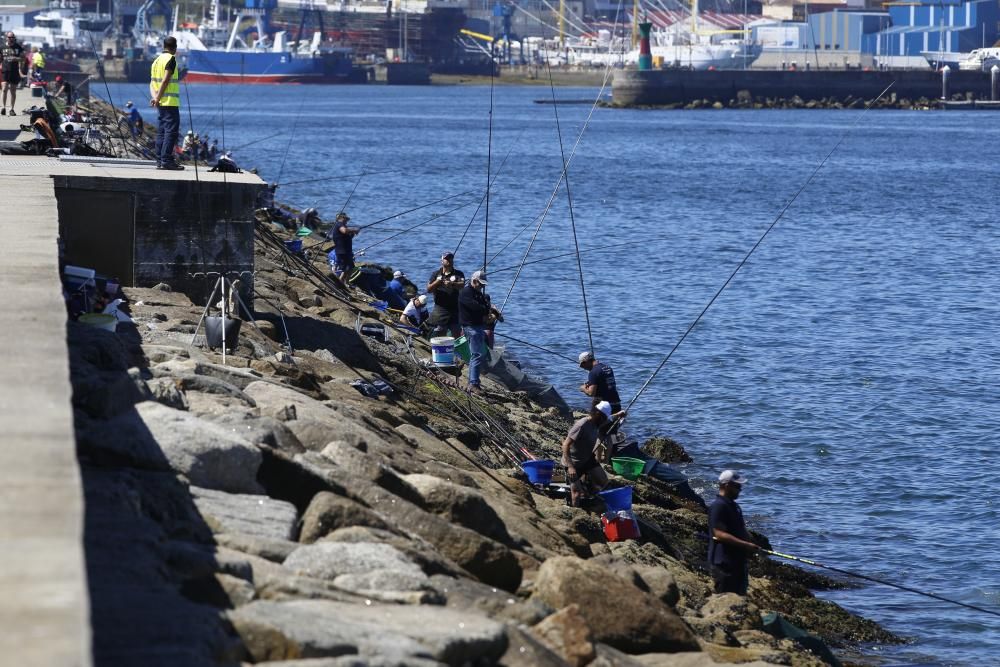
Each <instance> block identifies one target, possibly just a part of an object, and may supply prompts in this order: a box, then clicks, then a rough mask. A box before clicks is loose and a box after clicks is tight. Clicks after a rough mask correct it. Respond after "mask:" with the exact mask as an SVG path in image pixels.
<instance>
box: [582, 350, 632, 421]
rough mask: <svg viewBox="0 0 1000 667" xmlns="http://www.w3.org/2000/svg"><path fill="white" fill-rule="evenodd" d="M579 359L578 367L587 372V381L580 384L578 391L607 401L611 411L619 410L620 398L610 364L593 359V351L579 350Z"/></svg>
mask: <svg viewBox="0 0 1000 667" xmlns="http://www.w3.org/2000/svg"><path fill="white" fill-rule="evenodd" d="M579 361H580V368H582V369H583V370H585V371H587V372H588V374H587V381H586V382H584V383H583V384H582V385H580V391H582V392H583V393H585V394H586V395H587V396H592V397H593V398H594V399H596V400H598V401H607V402H608V403H610V404H611V411H612V412H621V409H622V399H621V398H620V397H619V396H618V385H617V383H616V382H615V372H614V371H613V370H611V366H608V365H607V364H602V363H601V362H599V361H598V360H597V359H595V358H594V353H593V352H581V353H580V356H579Z"/></svg>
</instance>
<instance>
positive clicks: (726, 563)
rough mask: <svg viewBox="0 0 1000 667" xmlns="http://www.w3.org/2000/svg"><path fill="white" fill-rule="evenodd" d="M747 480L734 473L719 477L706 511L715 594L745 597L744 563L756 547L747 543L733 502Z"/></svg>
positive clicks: (709, 561) (745, 566) (729, 471)
mask: <svg viewBox="0 0 1000 667" xmlns="http://www.w3.org/2000/svg"><path fill="white" fill-rule="evenodd" d="M746 482H747V480H746V478H744V477H741V476H740V475H739V473H737V472H736V471H734V470H723V471H722V474H721V475H719V495H718V496H716V498H715V502H713V503H712V506H711V507H709V508H708V566H709V568H710V569H711V571H712V578H713V579H715V592H716V593H736V594H738V595H746V594H747V586H748V584H749V575H748V574H747V561H748V559H749V558H750V556H751V555H752V554H754V553H756V552H757V550H758V549H759V547H758V546H757V545H756V544H754V543H753V542H751V541H750V533H749V532H747V527H746V524H745V523H744V522H743V510H741V509H740V506H739V505H737V504H736V498H738V497H739V495H740V491H741V490H742V489H743V485H744V484H746Z"/></svg>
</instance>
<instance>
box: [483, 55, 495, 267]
mask: <svg viewBox="0 0 1000 667" xmlns="http://www.w3.org/2000/svg"><path fill="white" fill-rule="evenodd" d="M495 48H496V45H495V44H494V43H493V42H490V128H489V133H488V134H487V135H486V136H487V139H486V215H485V218H484V220H483V272H484V273H485V271H486V264H487V263H488V262H489V260H490V252H489V247H490V243H489V241H490V185H491V184H492V182H493V181H492V180H491V179H490V172H491V171H492V169H493V167H492V161H493V88H494V83H493V82H494V79H495V78H496V76H495V75H496V69H497V64H496V59H495V58H494V57H493V54H494V51H495Z"/></svg>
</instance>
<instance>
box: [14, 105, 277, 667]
mask: <svg viewBox="0 0 1000 667" xmlns="http://www.w3.org/2000/svg"><path fill="white" fill-rule="evenodd" d="M18 99H19V102H18V107H21V106H29V105H30V104H32V103H33V100H31V99H29V98H28V96H24V98H23V100H22V98H21V96H19V97H18ZM22 101H23V103H24V104H23V105H22ZM19 111H20V109H19ZM29 121H30V118H29V117H28V116H27V115H18V116H14V117H11V116H0V139H2V140H7V141H10V140H16V139H18V138H20V139H24V138H27V137H26V136H25V133H22V132H20V130H19V126H20V125H21V124H22V123H24V124H26V123H28V122H29ZM261 187H263V182H262V181H260V179H259V178H258V177H257V176H256V175H253V174H248V173H245V174H226V175H225V176H223V174H218V173H208V171H207V170H206V169H202V170H200V172H199V174H198V175H197V177H196V175H195V173H194V170H193V169H188V170H186V171H181V172H165V171H158V170H156V168H155V165H154V164H153V163H149V162H147V163H142V162H138V161H113V160H86V161H84V160H65V159H62V160H61V159H58V158H49V157H41V156H40V157H36V156H4V155H0V193H2V202H3V204H2V210H0V265H2V266H3V271H0V293H2V294H3V295H4V296H5V299H6V305H5V306H4V307H3V316H2V322H0V346H2V348H0V349H3V350H4V353H3V354H4V360H3V363H2V364H0V590H2V591H3V595H2V596H0V627H3V629H4V631H3V633H0V635H2V636H0V655H2V656H3V658H4V663H5V664H17V665H19V666H21V667H33V666H35V665H59V666H63V667H65V666H74V667H85V666H87V665H90V664H92V657H91V629H90V621H89V618H90V606H89V595H88V583H87V576H86V566H85V558H84V548H83V526H84V512H85V507H84V501H83V491H82V485H81V475H80V470H79V465H78V462H77V456H76V443H75V436H74V430H73V407H72V402H71V399H72V392H71V387H70V377H69V362H68V348H67V344H66V320H67V315H66V307H65V303H64V300H63V294H62V285H61V281H60V275H59V243H58V240H59V239H60V238H62V239H63V240H64V241H65V240H66V238H67V237H68V236H69V237H74V238H79V239H86V238H88V237H91V238H92V239H94V240H96V241H97V242H95V243H91V244H90V245H89V247H87V246H84V247H82V248H67V249H66V253H67V256H71V255H74V254H76V255H77V256H90V257H92V258H94V259H96V260H98V261H104V262H106V263H109V264H110V265H111V266H113V267H114V270H115V271H118V270H121V271H122V274H121V275H120V276H119V277H120V278H121V280H122V283H123V285H131V284H139V285H142V286H149V285H151V284H155V282H159V281H161V280H162V281H165V282H170V280H169V278H170V276H171V275H174V276H177V275H181V274H182V273H183V272H185V271H189V269H188V268H187V267H184V266H177V262H176V259H175V257H176V253H177V252H178V248H179V247H181V246H184V245H187V246H194V245H198V244H195V243H193V242H192V238H191V236H192V234H193V232H192V230H193V229H195V228H198V227H199V220H192V216H195V215H196V214H195V213H194V209H195V208H196V207H195V206H192V202H193V201H195V200H196V198H200V199H201V202H202V204H203V205H204V207H205V208H204V213H203V214H202V215H204V217H205V219H206V220H210V221H212V222H209V223H208V229H207V230H202V231H201V232H200V233H201V234H202V235H203V236H202V237H200V238H199V239H198V242H199V244H200V243H201V242H202V241H203V240H204V235H207V236H213V237H217V238H218V241H216V242H212V243H210V247H207V248H205V247H201V246H199V249H198V252H202V253H204V255H205V256H208V255H213V254H217V251H218V244H221V243H228V247H229V248H230V249H231V250H232V255H231V257H229V260H230V262H231V263H232V266H238V267H240V268H241V269H247V268H249V270H252V268H253V251H252V246H253V232H252V220H249V219H245V220H242V221H235V222H234V221H232V220H229V221H228V222H229V224H228V225H227V226H226V229H225V230H220V229H216V228H215V227H216V225H217V224H218V223H217V222H215V221H217V220H219V218H220V215H223V214H225V213H229V214H239V215H244V216H245V217H248V216H246V213H247V209H248V206H249V208H251V209H252V203H253V197H254V196H255V194H256V192H257V191H258V190H257V188H261ZM193 195H194V196H193ZM210 200H216V204H215V205H214V206H213V205H212V204H211V203H210ZM219 207H221V208H219ZM60 212H62V216H60ZM223 217H224V215H223ZM248 232H249V233H248ZM237 237H238V240H236V239H237ZM102 248H103V249H104V250H103V253H104V254H103V256H102V250H101V249H102ZM248 248H249V250H248ZM123 250H124V251H125V252H126V254H127V257H124V258H123V257H121V253H122V252H123ZM171 253H175V255H171ZM182 254H183V253H182ZM187 255H188V256H191V252H188V253H187ZM197 259H199V260H201V261H202V262H204V259H205V258H204V257H199V258H197ZM78 261H79V260H78ZM79 263H81V264H82V262H79ZM129 264H131V266H129ZM83 265H84V266H88V265H87V264H83ZM202 265H204V264H202ZM89 266H93V264H90V265H89ZM94 268H97V269H98V270H99V271H102V268H101V267H94ZM208 268H209V270H211V268H212V266H211V265H210V266H208ZM215 268H216V269H217V270H222V267H215ZM104 270H106V269H104ZM102 272H103V271H102ZM126 272H128V273H126ZM129 274H130V275H129ZM150 281H152V282H150Z"/></svg>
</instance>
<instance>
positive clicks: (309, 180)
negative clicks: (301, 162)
mask: <svg viewBox="0 0 1000 667" xmlns="http://www.w3.org/2000/svg"><path fill="white" fill-rule="evenodd" d="M397 171H402V170H401V169H385V170H382V171H369V172H367V173H366V174H340V175H338V176H323V177H321V178H306V179H304V180H301V181H285V182H284V183H278V185H301V184H302V183H320V182H323V181H336V180H339V179H342V178H354V177H355V176H375V175H377V174H392V173H394V172H397Z"/></svg>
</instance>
